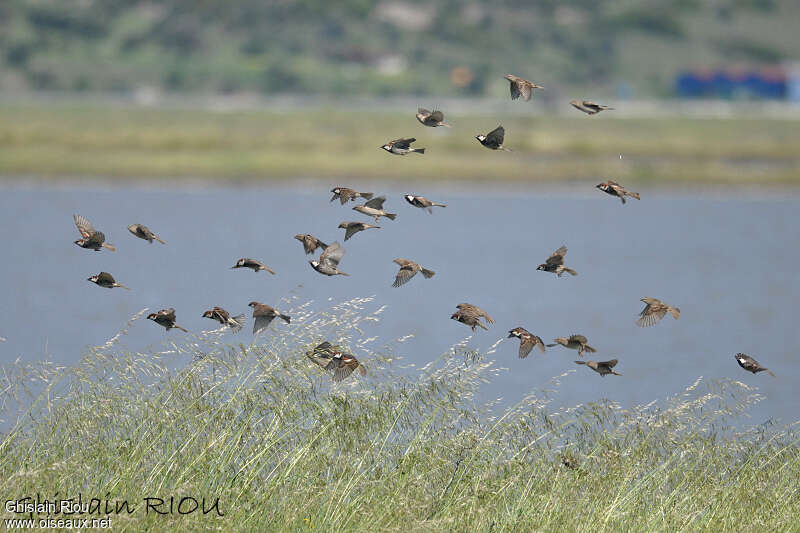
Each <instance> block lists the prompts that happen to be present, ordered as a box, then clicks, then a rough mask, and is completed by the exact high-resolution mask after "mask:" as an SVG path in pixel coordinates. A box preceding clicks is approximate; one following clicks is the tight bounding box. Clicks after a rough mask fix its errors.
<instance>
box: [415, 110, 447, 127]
mask: <svg viewBox="0 0 800 533" xmlns="http://www.w3.org/2000/svg"><path fill="white" fill-rule="evenodd" d="M417 120H419V123H420V124H422V125H423V126H429V127H431V128H435V127H437V126H444V127H446V128H449V127H450V124H448V123H446V122H445V121H444V113H442V112H441V111H437V110H435V109H434V110H433V111H428V110H427V109H425V108H424V107H420V108H419V109H417Z"/></svg>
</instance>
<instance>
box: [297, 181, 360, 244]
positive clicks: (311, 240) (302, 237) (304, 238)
mask: <svg viewBox="0 0 800 533" xmlns="http://www.w3.org/2000/svg"><path fill="white" fill-rule="evenodd" d="M370 196H372V193H370ZM294 238H295V239H297V240H298V241H300V242H301V243H303V250H305V252H306V254H313V253H314V251H315V250H316V249H317V248H322V249H323V250H324V249H325V248H327V247H328V245H327V244H325V243H324V242H322V241H321V240H319V239H317V238H316V237H314V236H313V235H311V234H310V233H298V234H297V235H295V236H294Z"/></svg>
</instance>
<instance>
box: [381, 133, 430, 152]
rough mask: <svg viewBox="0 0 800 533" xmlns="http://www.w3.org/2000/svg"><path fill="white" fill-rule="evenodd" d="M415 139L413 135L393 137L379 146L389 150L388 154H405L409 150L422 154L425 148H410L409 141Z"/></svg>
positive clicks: (411, 141)
mask: <svg viewBox="0 0 800 533" xmlns="http://www.w3.org/2000/svg"><path fill="white" fill-rule="evenodd" d="M415 141H416V139H415V138H413V137H409V138H408V139H395V140H393V141H389V142H388V143H386V144H384V145H383V146H381V148H383V149H384V150H386V151H387V152H389V153H390V154H395V155H406V154H409V153H411V152H415V153H417V154H424V153H425V148H411V143H413V142H415Z"/></svg>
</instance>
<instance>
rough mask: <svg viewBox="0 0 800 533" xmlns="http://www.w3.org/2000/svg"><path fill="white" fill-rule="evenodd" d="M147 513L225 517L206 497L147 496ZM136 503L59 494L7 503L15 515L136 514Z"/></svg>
mask: <svg viewBox="0 0 800 533" xmlns="http://www.w3.org/2000/svg"><path fill="white" fill-rule="evenodd" d="M142 505H144V512H145V513H146V514H149V513H151V512H152V513H156V514H161V515H168V514H170V515H171V514H180V515H188V514H193V513H196V512H200V513H203V514H204V515H206V514H209V513H211V512H214V513H216V514H217V516H220V517H221V516H225V513H223V512H222V510H221V509H220V506H219V498H214V500H213V502H211V501H210V500H209V501H207V500H206V498H205V497H201V498H200V499H197V498H194V497H192V496H169V497H166V498H157V497H152V496H146V497H144V498H142ZM137 508H138V507H137V504H136V503H131V502H129V501H128V500H112V499H111V498H110V495H109V494H107V495H106V497H105V498H90V499H88V500H84V498H83V494H81V493H78V497H77V498H66V499H61V498H59V497H58V493H56V494H55V495H54V496H53V498H52V499H48V498H45V499H42V497H41V496H40V495H39V494H37V495H36V497H35V498H34V497H31V496H26V497H24V498H20V499H18V500H6V502H5V511H6V512H7V513H13V514H30V515H33V514H34V513H36V514H40V515H50V516H52V515H58V514H65V515H72V514H79V515H99V516H100V515H110V514H121V513H127V514H132V513H134V512H136V509H137Z"/></svg>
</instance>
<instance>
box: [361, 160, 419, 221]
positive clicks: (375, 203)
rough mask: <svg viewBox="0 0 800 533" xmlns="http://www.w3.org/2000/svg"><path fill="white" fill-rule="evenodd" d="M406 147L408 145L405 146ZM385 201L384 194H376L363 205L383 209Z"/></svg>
mask: <svg viewBox="0 0 800 533" xmlns="http://www.w3.org/2000/svg"><path fill="white" fill-rule="evenodd" d="M406 148H408V146H406ZM385 201H386V197H385V196H376V197H375V198H373V199H372V200H368V201H366V202H365V203H364V206H365V207H371V208H373V209H383V202H385Z"/></svg>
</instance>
